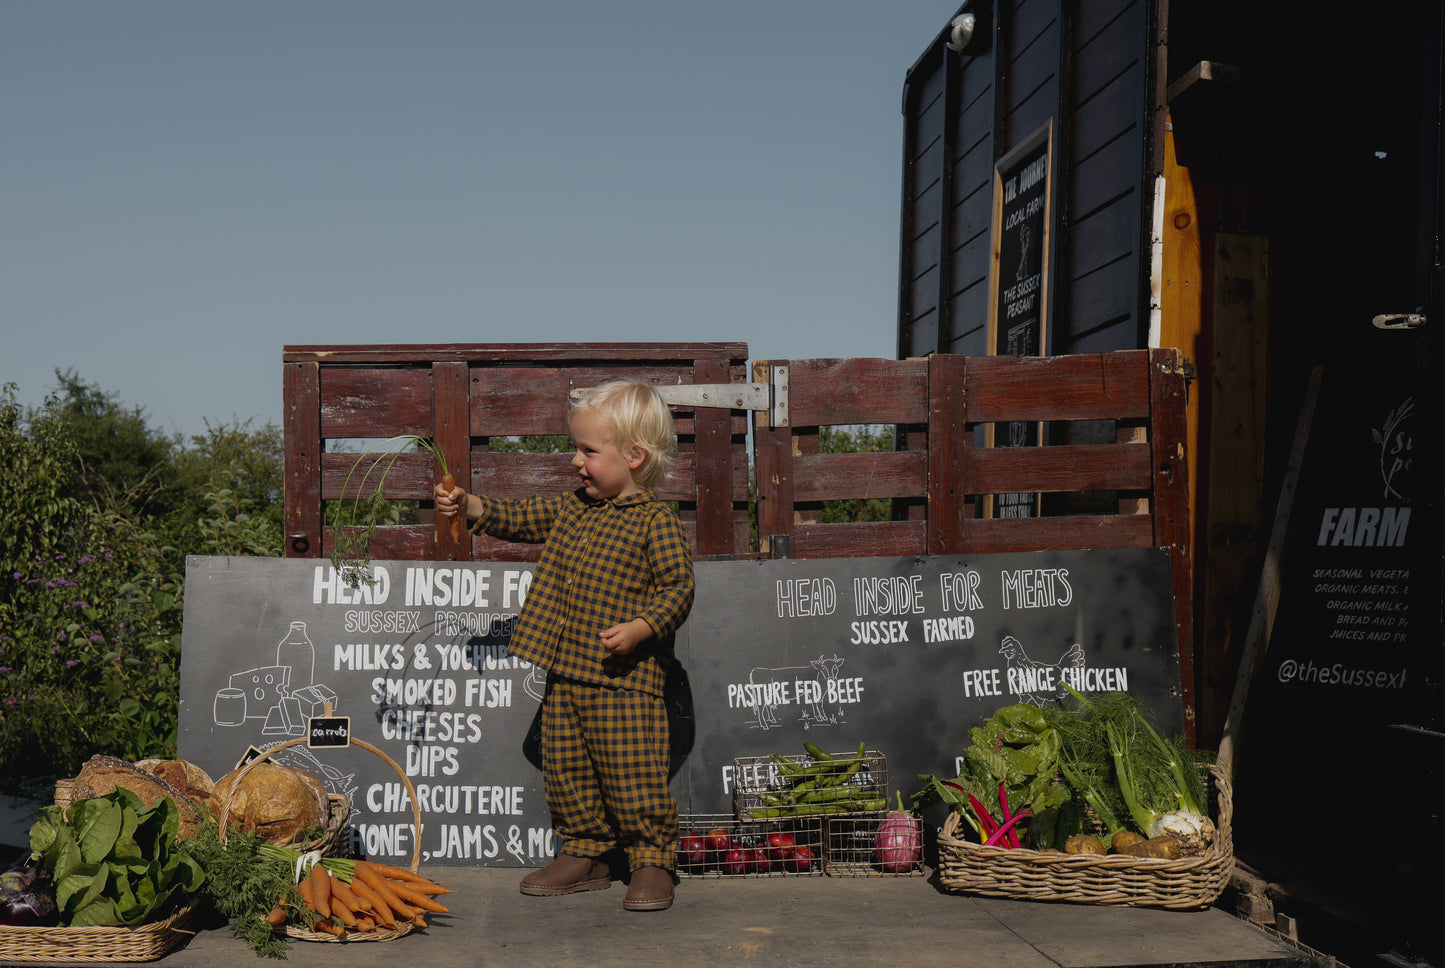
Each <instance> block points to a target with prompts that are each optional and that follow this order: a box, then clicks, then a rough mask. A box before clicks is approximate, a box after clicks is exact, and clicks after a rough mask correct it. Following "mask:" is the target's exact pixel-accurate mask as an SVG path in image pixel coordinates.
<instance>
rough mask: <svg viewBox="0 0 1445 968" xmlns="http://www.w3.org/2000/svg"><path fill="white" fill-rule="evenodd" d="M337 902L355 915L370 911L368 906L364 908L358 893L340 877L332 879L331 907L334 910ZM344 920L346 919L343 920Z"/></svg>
mask: <svg viewBox="0 0 1445 968" xmlns="http://www.w3.org/2000/svg"><path fill="white" fill-rule="evenodd" d="M337 902H340V903H341V904H343V905H345V906H346V907H347V909H349V910H350V911H351V912H352V913H353V914H361V913H362V912H364V911H367V910H369V908H368V907H367V906H364V903H363V901H362V900H361V898H359V897H357V896H356V892H355V891H353V890H352V889H351V885H350V884H348V883H346V882H345V881H343V880H342V879H341V878H339V877H333V878H332V879H331V905H332V908H333V909H334V908H335V906H336V904H337ZM342 920H345V919H344V918H343V919H342Z"/></svg>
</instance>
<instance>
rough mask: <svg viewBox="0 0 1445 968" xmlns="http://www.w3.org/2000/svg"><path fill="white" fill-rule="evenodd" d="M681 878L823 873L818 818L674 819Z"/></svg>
mask: <svg viewBox="0 0 1445 968" xmlns="http://www.w3.org/2000/svg"><path fill="white" fill-rule="evenodd" d="M678 828H679V829H678V832H679V834H680V837H679V839H678V851H677V874H678V876H679V877H784V876H796V875H821V874H822V873H823V822H822V819H821V818H818V817H793V818H789V819H786V820H767V821H741V820H738V819H737V818H736V817H733V816H732V815H730V814H726V813H698V814H688V815H684V816H682V817H679V818H678Z"/></svg>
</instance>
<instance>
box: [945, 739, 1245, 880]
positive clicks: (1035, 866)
mask: <svg viewBox="0 0 1445 968" xmlns="http://www.w3.org/2000/svg"><path fill="white" fill-rule="evenodd" d="M1210 774H1211V775H1212V776H1213V778H1214V793H1215V800H1216V811H1215V814H1216V815H1215V818H1214V824H1215V831H1214V839H1213V841H1211V843H1210V844H1209V847H1208V849H1207V850H1206V851H1205V852H1204V853H1203V854H1199V855H1197V856H1194V857H1181V858H1177V859H1173V860H1164V859H1159V858H1152V857H1130V856H1127V855H1119V854H1108V855H1105V856H1102V857H1101V856H1098V855H1094V854H1063V853H1058V852H1055V851H1038V850H1025V849H1019V848H1012V849H1010V848H1004V847H985V846H983V845H981V844H976V843H972V842H969V841H965V840H963V839H962V838H961V837H960V836H959V835H958V827H959V823H960V820H959V815H958V814H957V813H950V814H949V816H948V819H947V820H946V821H945V822H944V825H943V831H942V832H941V833H940V834H939V835H938V873H939V882H940V883H941V884H942V885H943V886H944V887H945V888H947V889H948V890H950V891H959V892H963V893H968V894H984V895H988V896H990V897H1010V898H1016V899H1023V900H1034V901H1075V902H1079V903H1083V904H1118V905H1124V906H1129V907H1161V908H1172V909H1188V908H1198V907H1205V906H1208V905H1210V904H1212V903H1214V901H1215V899H1216V898H1218V897H1219V895H1220V894H1221V893H1223V891H1224V889H1225V888H1226V887H1228V886H1229V877H1230V875H1231V874H1232V873H1233V871H1234V841H1233V835H1232V833H1231V831H1230V821H1231V819H1232V817H1233V815H1234V802H1233V794H1232V791H1231V789H1230V785H1229V778H1228V776H1226V775H1225V774H1224V773H1223V772H1222V771H1221V770H1220V769H1219V768H1218V767H1210Z"/></svg>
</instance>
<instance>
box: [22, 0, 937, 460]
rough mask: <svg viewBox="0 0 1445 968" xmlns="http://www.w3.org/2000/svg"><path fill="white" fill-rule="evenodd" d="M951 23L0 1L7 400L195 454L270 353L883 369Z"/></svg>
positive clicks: (725, 11)
mask: <svg viewBox="0 0 1445 968" xmlns="http://www.w3.org/2000/svg"><path fill="white" fill-rule="evenodd" d="M957 6H958V3H957V2H955V0H827V2H824V0H732V2H728V3H722V4H701V3H690V2H686V0H674V2H666V0H623V2H617V3H612V4H596V3H591V4H583V3H578V2H572V0H563V2H553V3H539V2H520V0H519V2H513V3H509V4H499V3H487V2H471V3H466V2H443V0H416V2H405V3H403V2H400V0H397V2H387V3H382V2H374V0H284V2H283V0H248V2H244V3H243V2H231V3H219V2H206V0H133V2H130V0H128V2H122V0H49V2H31V0H0V131H3V132H4V142H5V147H4V150H3V151H0V293H3V295H0V312H3V314H4V323H3V330H4V350H3V353H0V383H16V384H18V385H19V391H18V393H19V398H20V399H21V400H22V401H23V402H25V403H27V404H35V403H38V402H40V400H41V399H42V398H43V396H44V394H45V392H46V391H47V390H49V389H51V388H53V386H54V385H55V379H54V371H55V370H56V369H57V368H60V369H71V370H74V371H75V372H76V373H77V374H79V375H80V377H81V378H83V379H85V380H87V381H89V382H91V383H95V384H98V385H99V386H101V387H102V388H104V389H105V390H107V391H109V392H112V393H114V394H115V395H116V396H117V397H118V398H119V399H120V400H121V401H122V402H123V403H125V404H126V405H127V406H130V407H140V408H142V409H143V410H144V411H145V412H146V414H147V415H148V417H149V419H150V421H151V423H152V425H153V426H156V427H158V428H160V429H161V430H164V431H167V432H179V433H183V434H186V435H190V434H193V433H201V432H202V431H203V430H204V427H205V424H206V422H207V421H209V422H210V423H212V424H217V423H225V422H230V421H233V420H247V419H250V420H252V421H254V422H255V423H256V424H260V423H265V422H267V421H272V422H276V423H279V422H280V419H281V351H282V347H283V346H286V345H291V344H318V343H362V344H365V343H389V342H401V343H427V342H534V341H544V342H554V341H587V340H606V341H648V342H651V341H673V340H733V341H741V342H746V343H747V344H748V347H749V353H750V356H751V357H752V358H753V359H765V358H804V357H847V356H880V357H892V356H894V354H895V345H896V344H895V319H896V313H897V286H898V218H899V191H900V178H901V170H900V165H901V161H900V158H901V150H902V142H901V139H902V130H903V118H902V114H901V112H900V105H901V101H902V89H903V81H904V77H905V75H906V73H907V71H908V69H909V68H910V67H911V66H912V64H913V63H914V61H915V60H916V59H917V58H918V56H919V55H920V54H921V53H922V52H923V50H924V49H925V48H926V47H927V46H928V44H929V43H930V42H931V41H932V39H933V38H934V36H935V35H937V34H938V33H939V32H940V31H942V30H943V28H944V26H945V25H946V24H947V23H948V21H949V19H950V18H951V17H952V16H953V14H954V12H955V11H956V9H957Z"/></svg>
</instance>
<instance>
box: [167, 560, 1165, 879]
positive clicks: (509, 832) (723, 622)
mask: <svg viewBox="0 0 1445 968" xmlns="http://www.w3.org/2000/svg"><path fill="white" fill-rule="evenodd" d="M696 571H697V583H698V584H697V599H696V604H695V605H694V607H693V611H692V615H691V616H690V617H689V619H688V621H687V622H686V623H685V624H684V626H683V627H682V629H681V630H680V632H679V634H678V638H677V656H678V660H679V661H678V664H677V673H678V674H677V675H675V676H674V677H673V680H672V681H671V683H670V685H669V694H668V703H669V714H670V718H671V721H672V726H673V734H674V735H673V741H674V753H675V761H676V762H675V766H676V771H675V775H674V778H673V789H674V792H675V794H676V795H677V798H678V801H679V806H680V808H681V810H682V811H683V812H684V813H686V814H726V813H731V811H732V795H733V792H734V791H733V779H734V778H733V776H732V768H733V761H734V760H735V759H737V758H742V757H750V756H758V755H765V754H769V753H773V752H779V753H800V752H802V744H803V741H804V740H805V739H807V740H812V741H813V742H815V743H817V744H818V745H819V746H822V747H824V748H825V749H836V750H839V751H843V750H850V749H856V748H857V746H858V744H859V743H860V742H864V743H866V744H867V746H868V747H869V748H870V749H873V750H878V751H880V752H881V753H882V754H883V755H885V756H886V757H887V767H888V771H889V779H890V783H891V786H892V787H893V788H894V789H900V790H902V791H904V793H905V794H911V793H912V792H914V791H915V790H916V789H918V787H919V786H920V784H919V783H918V780H917V776H918V774H919V773H947V774H949V775H952V772H954V771H956V770H957V764H958V757H959V755H960V754H961V753H962V751H963V749H964V748H965V747H966V746H967V743H968V729H969V728H970V727H972V726H974V725H977V724H978V723H979V722H981V721H982V720H984V719H986V718H987V717H988V716H989V715H991V714H992V713H993V711H994V710H996V709H998V708H999V707H1001V706H1005V705H1011V704H1013V703H1016V702H1032V703H1046V702H1053V701H1056V700H1057V699H1058V698H1059V697H1060V696H1062V695H1063V694H1064V690H1063V688H1062V683H1065V682H1067V683H1069V684H1070V685H1073V686H1074V687H1076V688H1078V689H1079V690H1080V691H1081V692H1084V693H1086V694H1088V693H1098V692H1102V691H1109V690H1116V689H1117V690H1125V691H1128V692H1131V693H1134V694H1136V695H1138V696H1139V697H1140V698H1141V699H1142V700H1144V701H1145V702H1146V703H1147V704H1148V705H1149V706H1150V707H1151V708H1153V709H1154V710H1155V712H1156V715H1157V717H1158V719H1159V721H1160V723H1161V725H1162V726H1163V727H1164V728H1165V729H1167V730H1170V731H1176V732H1177V731H1180V730H1182V728H1183V708H1182V705H1181V702H1180V687H1179V681H1180V679H1179V666H1178V656H1177V653H1176V651H1175V647H1174V643H1175V634H1174V603H1173V579H1172V576H1171V571H1170V560H1169V554H1168V552H1167V551H1164V550H1157V549H1131V550H1100V551H1088V552H1038V553H1026V554H1010V555H987V556H978V557H975V558H956V557H920V558H845V559H814V560H798V561H788V560H778V561H726V562H720V561H704V562H698V563H697V565H696ZM372 574H373V576H374V577H375V579H376V582H375V584H374V585H371V586H369V587H363V588H361V589H351V588H348V587H347V586H346V585H345V583H344V582H341V581H340V580H338V578H337V576H336V574H335V572H334V570H333V569H332V567H331V565H330V563H329V562H326V561H317V560H314V559H313V560H306V559H271V558H192V559H191V560H190V562H189V567H188V574H187V581H186V602H185V609H186V614H185V642H184V649H183V654H182V662H181V710H180V713H181V716H180V738H179V752H180V755H181V756H182V757H183V758H185V759H188V760H191V761H193V762H195V763H197V764H198V765H200V766H202V767H203V768H205V769H206V770H207V771H208V772H211V773H212V775H213V776H216V777H219V776H221V775H224V774H225V773H226V772H227V771H229V770H231V769H232V768H233V767H234V766H235V765H236V762H237V760H238V759H240V758H241V756H242V755H243V754H244V753H245V752H246V750H247V749H248V748H249V747H252V746H254V747H257V748H259V749H262V750H265V749H269V748H270V747H273V746H276V745H278V744H279V743H282V742H287V741H289V740H292V739H295V738H296V737H299V736H302V735H305V731H306V730H307V728H308V724H309V723H311V722H314V721H315V717H317V716H320V715H321V714H322V712H323V711H324V709H325V706H326V704H327V703H330V704H331V707H332V710H333V713H334V715H335V716H337V717H346V718H347V719H349V725H350V729H351V735H353V736H355V737H356V738H358V739H361V740H365V741H367V742H369V743H371V744H373V745H375V746H377V747H378V748H380V749H383V750H386V751H387V754H388V755H389V756H390V757H391V758H392V759H393V760H395V761H396V762H397V763H398V764H399V765H401V766H402V767H403V769H404V770H405V772H406V775H407V777H408V779H410V780H411V781H412V782H413V784H414V785H415V788H416V791H417V799H418V801H419V803H420V806H421V815H422V818H423V819H422V826H423V830H421V831H417V830H415V829H414V827H415V823H414V817H413V814H412V811H411V804H410V803H409V802H408V801H407V796H406V790H405V785H404V783H402V782H401V780H400V778H399V777H398V776H396V774H395V772H394V771H389V770H387V769H386V767H385V766H384V765H381V764H379V763H378V762H377V760H376V758H375V757H374V756H372V757H368V756H367V754H366V753H365V752H364V751H359V750H355V749H348V748H345V747H338V748H318V747H316V746H314V745H310V744H308V745H300V744H298V745H297V746H296V747H293V748H291V749H288V750H285V751H283V752H281V753H279V754H277V756H276V757H275V759H276V760H277V761H279V762H282V763H286V764H288V765H292V766H299V767H302V768H304V769H308V770H310V771H312V772H314V773H316V774H317V775H318V776H320V777H321V778H322V779H323V781H324V782H325V783H326V785H327V787H328V788H329V789H330V790H331V791H332V792H334V793H342V794H345V795H346V796H348V797H349V798H350V799H351V801H352V804H353V809H354V815H353V819H352V835H353V840H354V844H355V846H356V847H357V848H358V849H359V850H362V851H365V852H366V853H367V854H368V855H372V856H377V857H380V858H385V859H390V860H401V861H403V862H407V861H409V860H410V858H411V856H412V852H413V850H414V849H416V847H417V844H418V838H420V852H421V859H422V862H424V863H429V864H467V865H496V866H534V865H537V864H540V863H544V862H545V861H546V860H547V859H548V858H550V857H551V856H552V854H553V853H554V852H555V847H556V845H555V843H554V838H553V834H552V830H551V822H550V817H549V816H548V814H547V810H546V804H545V801H544V798H543V793H542V778H541V774H540V772H539V770H538V768H537V766H536V762H537V756H536V747H537V737H536V716H537V711H538V708H539V707H538V704H539V701H540V699H541V695H542V686H543V682H544V677H543V676H542V674H541V673H540V672H539V671H538V670H537V669H534V668H532V667H531V666H530V665H529V664H528V663H525V662H521V661H519V660H516V659H513V658H511V657H510V656H508V655H507V653H506V646H507V641H508V639H509V637H510V634H511V628H512V624H513V621H514V618H515V615H516V614H517V612H518V611H519V609H520V607H521V603H522V601H523V600H524V597H525V594H526V590H527V587H528V584H529V583H530V580H531V570H530V566H528V565H525V564H517V563H497V562H471V563H459V562H448V563H420V562H394V561H384V562H374V563H373V564H372Z"/></svg>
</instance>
